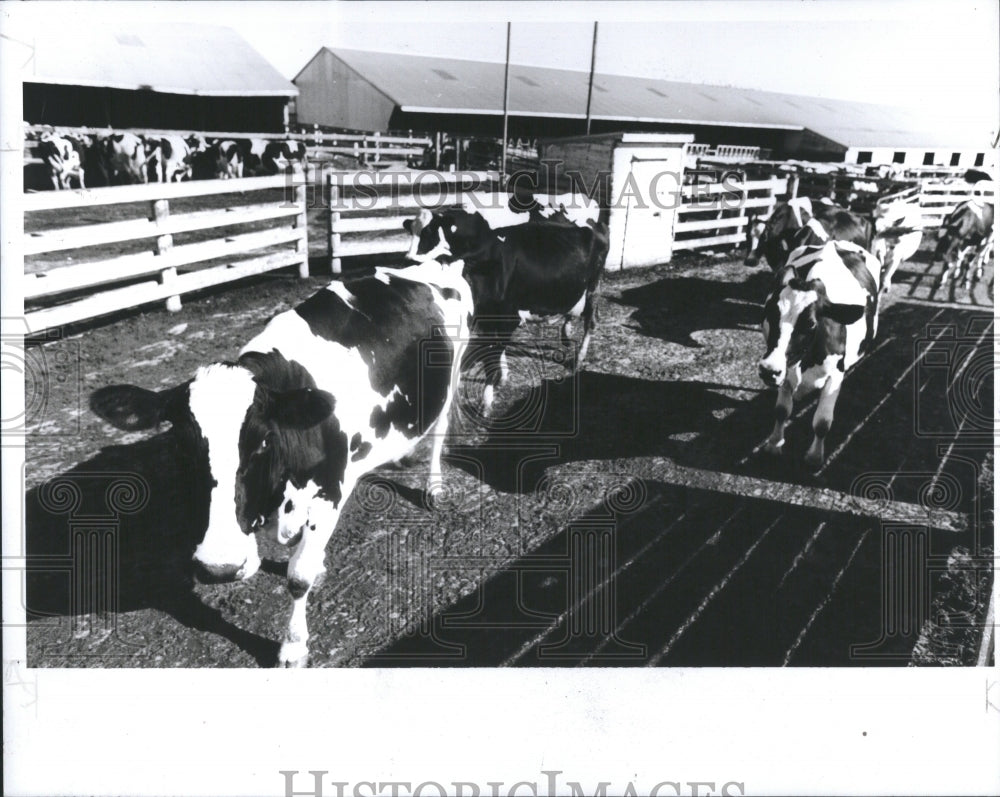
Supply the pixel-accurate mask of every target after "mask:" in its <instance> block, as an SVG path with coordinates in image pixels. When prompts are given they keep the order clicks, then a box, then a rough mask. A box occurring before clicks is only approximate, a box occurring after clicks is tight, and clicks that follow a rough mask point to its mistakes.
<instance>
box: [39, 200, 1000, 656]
mask: <svg viewBox="0 0 1000 797" xmlns="http://www.w3.org/2000/svg"><path fill="white" fill-rule="evenodd" d="M109 190H117V189H109ZM201 209H204V206H202V208H201ZM95 211H96V209H94V211H91V213H94V212H95ZM50 221H52V223H55V224H56V225H57V226H62V225H65V224H67V223H68V222H67V220H66V219H63V220H62V221H60V220H59V219H54V220H50ZM327 224H328V220H327V218H326V217H325V214H323V213H317V212H313V211H311V212H310V217H309V227H310V250H311V255H312V258H311V260H312V264H313V273H314V274H322V271H325V267H326V263H327V262H328V261H326V259H325V257H324V256H325V255H326V246H327V240H326V236H327V226H326V225H327ZM928 246H930V239H929V237H928V240H926V241H925V246H924V249H923V251H922V252H921V253H920V256H919V257H918V258H917V259H916V260H915V261H914V262H913V263H911V264H909V265H908V266H905V267H904V269H903V270H901V271H900V272H899V273H898V274H897V277H896V287H895V288H894V293H893V295H892V296H891V298H890V301H889V302H888V303H887V305H886V306H885V307H884V309H883V314H882V322H881V328H880V332H879V338H878V340H877V345H876V347H875V350H874V352H873V353H872V354H871V355H870V356H869V357H868V358H867V359H866V360H864V361H862V362H861V363H860V364H859V365H858V366H857V368H856V369H854V370H853V371H851V372H850V374H849V375H848V377H847V383H846V387H845V393H844V396H843V397H842V398H841V403H840V405H839V407H838V412H837V420H836V422H835V425H834V428H833V430H832V432H831V435H830V439H829V451H830V454H829V457H828V462H827V464H826V466H825V467H824V469H823V470H822V472H821V473H820V474H819V475H818V476H815V477H813V476H809V475H807V474H806V473H805V472H804V469H803V468H802V467H801V455H802V453H803V451H804V447H805V442H806V437H807V431H808V417H809V415H810V414H811V413H810V410H809V407H808V405H806V406H804V407H803V408H801V409H800V410H799V411H798V412H797V414H796V416H795V419H794V421H793V424H792V426H791V427H790V431H789V442H788V446H787V447H788V449H789V450H788V451H786V453H785V455H784V458H782V459H778V460H775V459H771V458H769V457H767V456H766V455H764V454H763V453H762V452H760V451H759V448H760V444H761V442H762V441H763V439H764V437H765V436H766V434H767V432H768V430H769V427H770V421H771V417H772V407H773V398H772V394H770V393H769V392H768V391H766V390H764V389H763V386H762V385H761V384H760V383H759V380H758V379H757V377H756V373H755V365H754V364H755V362H756V359H757V358H758V357H759V356H760V354H761V348H762V343H761V338H760V333H759V331H758V329H757V327H758V322H759V320H760V319H759V316H760V306H761V303H762V301H763V299H764V297H765V296H766V294H767V291H768V284H769V280H770V274H769V272H768V271H767V270H766V269H765V268H760V269H749V268H747V267H745V266H743V265H742V263H741V260H742V252H739V251H737V252H733V253H731V254H723V255H712V254H694V253H688V254H683V255H680V256H678V257H677V258H676V259H675V260H674V261H673V262H672V263H671V264H670V265H663V266H657V267H653V268H646V269H635V270H631V271H625V272H621V273H619V274H611V275H608V276H607V277H606V278H605V280H604V283H603V287H602V289H601V293H600V303H599V308H600V315H601V321H600V323H599V325H598V327H597V332H596V335H595V339H594V342H593V344H592V349H591V352H592V353H591V357H590V359H589V361H588V363H587V366H586V367H585V369H584V370H583V371H582V372H579V373H577V374H571V373H570V372H569V371H568V370H567V368H566V367H565V363H566V362H567V360H568V358H567V354H568V352H567V351H566V350H564V349H563V348H562V347H561V346H560V344H559V338H558V334H557V333H556V332H555V330H554V328H552V327H549V326H546V325H543V324H530V325H528V326H526V327H525V328H523V329H522V330H521V331H520V332H519V333H518V337H517V338H516V342H517V343H518V344H519V347H518V356H515V357H512V358H511V371H512V373H511V377H512V378H511V382H510V384H509V385H508V386H507V387H506V388H504V389H503V391H501V393H500V394H499V396H498V402H497V405H496V410H497V411H496V413H495V416H494V418H493V419H492V420H491V422H485V421H484V420H483V419H482V418H481V417H479V416H478V414H477V412H476V411H475V409H474V406H475V405H474V402H473V401H472V400H471V399H470V398H469V396H470V394H471V395H473V396H474V395H478V393H477V392H476V380H477V379H478V378H479V377H478V375H477V374H476V373H475V372H473V373H471V374H470V377H469V379H468V381H467V383H466V385H465V386H464V387H463V389H462V392H461V394H460V400H459V402H458V404H459V406H457V407H456V408H455V410H454V413H455V421H454V423H453V430H454V434H453V436H452V437H450V438H449V445H448V448H446V459H445V462H446V468H445V479H446V484H447V487H448V492H447V495H446V496H445V497H444V500H443V501H439V502H438V503H436V504H435V506H434V507H433V508H430V507H428V506H426V505H425V502H424V499H423V493H422V491H421V489H420V485H421V484H422V480H423V478H424V477H425V462H424V460H425V458H426V454H427V447H423V448H421V450H420V451H419V452H418V453H417V455H416V456H415V457H414V458H413V460H412V461H411V462H407V463H403V464H402V465H401V466H400V467H398V468H396V469H392V468H385V469H382V470H380V471H379V472H377V473H376V474H375V475H374V476H373V477H370V478H368V479H367V480H365V481H364V482H363V483H362V484H361V485H360V486H359V489H358V491H357V492H356V493H355V495H354V497H353V498H352V499H351V500H350V502H349V503H348V506H347V508H346V511H345V514H344V516H343V518H342V520H341V522H340V524H339V525H338V527H337V530H336V532H335V534H334V537H333V539H332V541H331V544H330V545H329V547H328V550H327V560H326V563H327V569H328V575H327V578H326V581H325V582H324V583H323V584H322V586H321V587H320V588H319V589H318V591H317V594H316V595H315V596H314V599H313V603H312V605H311V606H310V615H311V617H312V618H313V619H312V621H311V624H312V627H313V629H314V634H315V638H314V640H313V643H314V646H313V650H312V663H313V664H314V665H317V666H371V665H375V666H393V665H414V664H416V665H420V666H428V665H436V664H437V665H444V666H498V665H544V666H562V665H581V664H588V665H603V666H608V665H626V666H628V665H635V666H642V665H668V666H669V665H692V666H697V665H712V666H720V665H735V666H749V665H762V666H764V665H782V664H788V665H833V666H842V665H853V664H861V665H869V666H870V665H880V664H885V665H901V664H908V663H930V662H933V663H955V664H976V663H983V662H984V661H986V660H988V657H989V656H990V655H991V653H990V640H989V638H988V636H987V637H985V638H984V636H983V634H982V628H983V624H984V617H985V612H986V608H987V604H988V601H989V593H990V589H991V584H992V550H993V548H992V546H993V515H992V504H993V444H992V417H993V406H994V403H993V402H994V397H993V393H992V388H993V383H992V374H993V367H994V361H993V353H992V352H993V340H994V330H993V306H992V299H991V296H990V290H989V285H988V283H989V280H990V279H991V278H992V274H989V275H988V278H987V280H984V281H983V282H981V283H978V284H977V285H975V286H974V287H973V290H972V291H970V292H966V291H963V290H962V289H961V288H956V287H955V286H954V284H952V285H950V286H942V285H941V283H940V279H939V277H940V275H939V274H938V273H937V270H935V269H932V268H931V265H930V264H929V262H928V259H929V252H928V251H927V249H928ZM397 251H401V249H399V250H397ZM386 257H388V258H389V259H391V258H392V256H391V255H387V256H386ZM938 268H939V267H938ZM328 279H329V277H324V276H320V275H317V276H313V277H309V278H305V279H303V278H299V277H297V276H286V275H283V274H277V273H275V274H267V275H263V276H260V277H256V278H253V279H251V280H250V281H249V282H244V283H242V284H241V285H240V286H238V287H235V288H230V289H229V290H226V291H224V292H223V291H221V290H220V289H211V290H210V291H209V292H208V293H205V292H202V293H201V294H198V295H196V296H195V298H194V300H193V301H189V302H185V305H184V307H183V309H182V310H181V312H180V313H167V312H164V311H163V310H162V309H160V308H158V307H153V308H151V309H150V310H149V311H148V312H128V313H126V314H124V315H121V316H113V317H111V318H109V319H106V320H105V321H104V322H102V323H101V324H99V325H90V326H89V327H84V328H78V329H77V330H75V331H73V334H69V335H66V336H58V335H57V336H53V337H52V338H50V339H49V340H48V341H47V342H43V343H40V344H38V345H35V346H34V347H31V348H29V349H28V360H27V363H28V366H29V367H28V372H27V373H28V376H29V383H28V399H29V401H28V403H29V405H30V406H32V408H33V410H32V413H31V417H32V418H33V419H34V420H33V424H32V426H31V428H29V430H28V433H29V434H28V437H27V446H28V452H27V456H28V468H27V472H26V486H27V490H28V492H27V496H26V498H27V515H26V518H27V540H26V542H27V551H26V571H27V572H26V574H25V576H24V578H25V580H26V584H25V588H26V596H27V603H26V606H27V610H28V617H29V620H30V622H29V625H28V654H29V664H31V665H32V666H84V667H86V666H126V667H155V666H171V667H176V666H253V665H255V664H261V665H268V664H270V663H272V662H273V661H274V656H275V652H276V650H277V645H278V640H279V639H280V634H281V622H282V617H281V615H282V611H281V607H283V606H284V603H283V601H284V595H285V590H286V586H285V580H284V578H283V575H284V572H285V568H286V559H287V550H286V549H284V548H281V547H280V546H278V545H277V543H276V542H275V541H274V539H273V535H272V536H271V537H268V536H267V535H266V534H262V535H260V537H261V540H260V549H261V554H262V558H263V559H264V566H263V568H262V571H261V572H260V573H259V574H258V575H257V576H255V577H254V578H253V579H251V580H250V581H248V582H245V583H238V584H232V585H216V586H206V585H192V582H191V580H190V571H189V562H190V554H191V549H192V547H193V545H194V544H195V543H196V542H197V540H196V539H195V536H196V534H197V531H196V529H195V525H196V523H193V522H192V513H196V511H197V508H196V507H194V506H192V503H191V499H190V494H189V491H190V489H191V486H190V484H189V481H188V480H189V474H188V472H187V470H186V465H185V462H184V460H183V459H178V457H177V456H176V454H177V452H176V449H175V443H174V441H173V439H172V437H171V435H170V434H169V433H168V432H166V431H164V432H161V433H159V434H153V435H146V434H143V433H137V434H134V435H131V436H122V435H121V434H120V433H114V432H113V431H112V430H111V429H110V427H107V426H105V425H103V424H102V423H101V422H100V421H99V420H98V419H97V418H96V417H95V416H94V415H92V414H91V413H89V412H88V410H87V408H86V405H87V396H88V395H89V393H90V392H91V391H92V390H93V389H95V388H97V387H101V386H103V385H107V384H111V383H116V382H134V383H136V384H145V385H147V386H149V387H157V386H165V385H170V384H176V383H177V382H180V381H183V380H184V379H187V378H188V377H190V376H191V374H192V373H193V372H194V370H195V369H196V368H197V367H198V366H199V365H202V364H204V363H206V362H209V361H212V360H216V359H220V358H227V357H233V356H234V355H235V354H236V352H237V351H238V349H239V347H240V346H241V345H242V344H243V342H245V341H246V340H247V339H249V338H250V337H251V336H252V335H253V334H254V333H255V332H257V331H258V330H259V329H260V328H261V327H262V326H263V324H264V323H265V321H266V320H267V319H268V318H269V317H270V316H272V315H273V314H274V313H276V312H278V311H280V310H283V309H286V308H288V307H291V306H294V305H295V304H296V303H297V302H299V301H301V300H302V299H304V298H305V297H307V296H308V295H310V294H311V293H312V292H313V291H314V290H315V289H316V288H317V287H318V286H319V285H322V284H324V283H325V282H326V281H328ZM32 376H34V377H37V381H35V382H32V380H31V377H32ZM43 382H44V386H45V387H44V389H43ZM912 579H916V580H917V581H919V583H920V584H922V585H923V586H922V587H921V588H920V589H913V588H911V586H910V585H911V584H912V583H914V582H913V581H912Z"/></svg>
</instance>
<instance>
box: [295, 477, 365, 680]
mask: <svg viewBox="0 0 1000 797" xmlns="http://www.w3.org/2000/svg"><path fill="white" fill-rule="evenodd" d="M356 481H357V479H356V478H355V479H353V480H351V482H350V484H348V482H347V480H346V479H345V482H344V485H343V492H342V494H341V495H342V497H341V499H340V506H341V507H343V505H344V503H345V502H346V501H347V499H348V497H349V496H350V494H351V491H352V490H353V489H354V484H355V482H356ZM339 518H340V509H338V508H337V507H336V506H334V505H333V503H332V502H330V501H327V500H325V499H321V498H317V499H315V500H313V502H312V503H311V504H310V507H309V513H308V520H307V521H306V524H305V526H303V527H302V529H301V531H302V539H301V540H300V541H299V544H298V545H297V546H296V547H295V550H294V552H293V553H292V556H291V559H289V561H288V593H289V595H291V597H292V614H291V617H290V618H289V620H288V629H287V631H286V632H285V639H284V641H283V642H282V643H281V651H280V653H279V654H278V665H279V666H281V667H304V666H305V665H306V663H307V662H308V660H309V626H308V623H307V620H306V609H307V606H308V602H309V593H310V592H311V591H312V588H313V587H314V586H315V585H316V584H317V582H318V581H319V580H320V578H321V577H322V576H323V574H324V573H325V572H326V569H325V567H324V565H323V560H324V558H325V557H326V546H327V544H328V543H329V542H330V537H331V536H332V535H333V531H334V529H336V527H337V520H338V519H339Z"/></svg>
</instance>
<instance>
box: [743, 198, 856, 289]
mask: <svg viewBox="0 0 1000 797" xmlns="http://www.w3.org/2000/svg"><path fill="white" fill-rule="evenodd" d="M873 231H874V227H873V224H872V222H871V221H870V220H868V219H866V218H865V217H864V216H861V215H859V214H857V213H852V212H851V211H849V210H845V209H844V208H842V207H840V206H839V205H834V204H833V203H831V202H829V201H825V200H821V201H818V202H813V201H812V200H810V199H809V197H797V198H795V199H792V200H789V201H788V202H781V203H779V204H778V206H777V207H775V209H774V211H773V212H772V213H771V215H770V216H769V217H768V218H767V219H766V220H764V221H760V220H757V219H751V220H750V223H749V225H748V228H747V248H748V252H749V254H748V255H747V258H746V260H744V261H743V262H744V263H745V264H746V265H748V266H756V265H757V264H758V263H760V260H761V258H763V259H764V260H766V261H767V264H768V265H769V266H770V267H771V269H772V270H774V271H778V270H779V269H781V268H782V267H784V265H785V262H786V261H787V260H788V256H789V253H791V252H792V250H794V249H795V248H796V247H799V246H811V245H818V244H822V243H824V242H826V241H828V240H834V241H850V242H851V243H855V244H857V245H858V246H860V247H862V248H863V249H870V248H871V245H872V236H873Z"/></svg>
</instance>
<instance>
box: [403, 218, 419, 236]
mask: <svg viewBox="0 0 1000 797" xmlns="http://www.w3.org/2000/svg"><path fill="white" fill-rule="evenodd" d="M415 221H416V219H406V221H404V222H403V229H404V230H406V231H407V232H408V233H409V234H410V235H416V234H417V233H415V232H414V231H413V223H414V222H415Z"/></svg>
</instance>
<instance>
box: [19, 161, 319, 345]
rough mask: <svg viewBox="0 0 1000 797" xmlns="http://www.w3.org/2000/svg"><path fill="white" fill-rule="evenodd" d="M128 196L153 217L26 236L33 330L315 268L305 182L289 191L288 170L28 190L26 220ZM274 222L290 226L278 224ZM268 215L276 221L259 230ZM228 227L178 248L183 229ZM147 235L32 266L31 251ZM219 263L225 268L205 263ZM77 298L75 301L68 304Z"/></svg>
mask: <svg viewBox="0 0 1000 797" xmlns="http://www.w3.org/2000/svg"><path fill="white" fill-rule="evenodd" d="M275 189H284V191H285V193H284V196H283V199H279V198H276V197H275V196H274V195H273V194H274V191H275ZM263 191H268V192H270V194H271V195H270V196H266V197H263V198H261V201H260V202H258V203H257V204H249V205H246V204H233V205H227V206H226V207H223V208H220V209H218V210H199V211H195V212H189V213H183V214H174V215H171V213H170V204H169V203H170V200H172V199H173V200H176V199H182V198H189V197H205V196H211V195H217V194H234V193H250V192H253V193H254V194H257V195H259V194H260V192H263ZM130 202H132V203H134V202H148V203H149V205H148V207H149V215H148V216H147V217H140V218H131V219H126V220H120V221H106V222H100V223H97V224H90V225H87V226H75V227H59V228H54V229H45V230H41V231H35V232H28V233H26V234H25V241H24V251H25V262H26V271H27V272H28V273H26V274H25V280H24V300H25V309H26V311H27V312H26V319H27V324H28V328H29V329H30V330H31V332H32V333H33V334H34V333H38V332H42V331H44V330H46V329H51V328H53V327H58V326H61V325H63V324H71V323H75V322H78V321H84V320H88V319H92V318H96V317H98V316H102V315H106V314H108V313H113V312H117V311H120V310H125V309H130V308H133V307H138V306H140V305H144V304H149V303H152V302H157V301H165V302H166V307H167V309H168V310H179V309H180V306H181V302H180V297H181V295H182V294H185V293H189V292H191V291H196V290H202V289H204V288H209V287H212V286H215V285H220V284H223V283H226V282H232V281H233V280H237V279H242V278H244V277H249V276H253V275H257V274H262V273H264V272H267V271H272V270H274V269H279V268H285V267H288V266H297V267H298V273H299V275H300V276H303V277H305V276H307V275H308V273H309V254H308V238H307V235H308V231H307V224H306V186H305V185H304V184H303V185H296V186H295V187H294V189H291V188H288V184H287V178H286V177H285V176H283V175H278V176H275V177H251V178H246V179H244V180H240V181H238V182H237V181H232V180H204V181H199V182H188V183H154V184H150V185H135V186H116V187H113V188H94V189H89V190H84V191H47V192H40V193H36V194H25V195H24V197H23V207H24V211H25V214H26V225H25V226H26V227H28V228H29V229H30V228H31V226H34V225H28V224H27V216H28V214H32V213H36V212H39V211H51V210H63V209H77V208H79V209H81V210H84V211H89V210H91V209H92V208H95V207H99V206H108V205H121V204H124V203H130ZM275 221H280V222H282V223H281V224H280V225H279V226H273V225H274V222H275ZM261 222H267V223H269V225H270V226H268V227H267V228H266V229H260V226H261V224H260V223H261ZM248 226H249V227H250V229H249V230H247V229H246V228H247V227H248ZM220 227H225V228H227V229H228V228H233V227H237V228H239V231H237V232H233V231H232V230H229V231H227V232H226V233H224V234H222V233H220V235H219V237H217V238H213V239H210V240H207V241H199V242H197V243H185V244H183V245H178V246H174V245H173V236H174V235H176V234H181V233H190V232H194V231H200V230H213V229H215V228H220ZM144 239H150V243H151V244H152V246H151V248H150V249H149V250H148V251H142V252H138V253H132V254H122V255H119V256H116V257H110V258H105V259H103V260H98V261H89V262H81V263H75V264H71V265H58V266H56V267H53V268H50V269H48V270H41V269H38V268H37V265H38V264H37V263H36V264H32V263H31V257H32V256H37V255H40V254H43V253H50V252H59V251H67V250H71V249H79V248H86V247H94V246H107V245H108V244H117V243H122V242H126V241H136V240H144ZM219 260H222V261H223V262H222V265H208V266H204V265H203V264H205V263H207V262H208V261H219ZM122 283H125V284H124V285H122ZM116 284H117V286H116ZM69 297H72V298H70V300H68V301H67V298H69Z"/></svg>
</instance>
